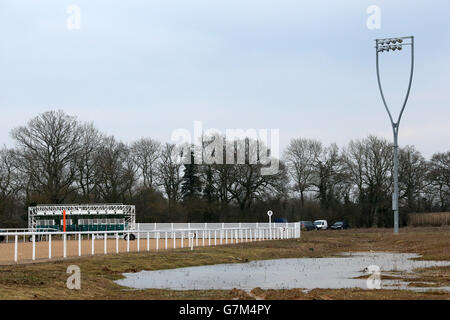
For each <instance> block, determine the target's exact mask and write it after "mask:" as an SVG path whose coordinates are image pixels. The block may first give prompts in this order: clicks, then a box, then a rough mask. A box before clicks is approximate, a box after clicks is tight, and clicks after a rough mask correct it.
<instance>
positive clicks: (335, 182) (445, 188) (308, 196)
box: [0, 111, 450, 227]
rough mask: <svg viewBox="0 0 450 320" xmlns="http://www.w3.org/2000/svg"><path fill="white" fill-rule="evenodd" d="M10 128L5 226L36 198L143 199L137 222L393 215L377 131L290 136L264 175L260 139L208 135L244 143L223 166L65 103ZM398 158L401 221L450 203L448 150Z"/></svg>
mask: <svg viewBox="0 0 450 320" xmlns="http://www.w3.org/2000/svg"><path fill="white" fill-rule="evenodd" d="M11 136H12V138H13V139H14V142H15V145H14V147H13V148H6V147H4V148H2V149H1V150H0V226H1V227H18V226H23V225H25V224H26V219H27V211H26V208H27V207H28V206H32V205H36V204H61V203H126V204H135V205H136V212H137V220H138V222H144V221H145V222H182V221H191V222H214V221H266V219H267V216H266V212H267V210H268V209H271V210H272V211H273V212H274V214H275V217H283V218H287V219H288V220H289V221H299V220H315V219H319V218H323V219H328V220H330V221H336V220H346V221H348V222H349V223H350V224H351V225H352V226H358V227H371V226H378V227H390V226H392V223H393V222H392V220H393V219H392V210H391V199H392V198H391V194H392V189H393V185H392V184H393V178H392V173H393V148H392V144H391V143H390V142H389V141H388V140H386V139H383V138H379V137H376V136H368V137H367V138H364V139H356V140H352V141H350V142H349V143H348V145H346V146H345V147H341V148H340V147H338V146H337V145H336V144H330V145H324V144H323V143H322V142H320V141H318V140H314V139H305V138H296V139H292V140H291V141H290V143H289V144H288V146H287V147H286V148H285V150H284V152H283V153H282V155H281V159H276V160H277V161H279V170H278V171H277V172H276V173H275V174H271V175H264V174H261V168H263V167H266V166H267V163H266V162H265V161H263V159H262V158H261V157H259V153H258V152H257V153H255V150H260V149H261V148H262V145H261V144H260V143H259V141H252V140H251V139H249V138H245V139H243V140H242V141H241V142H242V143H237V142H236V141H226V140H225V138H224V137H217V136H216V137H207V139H205V140H208V139H210V141H212V140H214V139H223V142H224V143H223V149H221V148H216V149H214V150H213V151H212V153H213V155H214V153H215V156H217V155H218V154H220V153H222V152H223V154H222V155H223V156H225V154H226V150H227V148H228V150H230V148H232V147H236V146H237V145H241V146H243V147H244V149H245V152H244V153H243V154H244V160H245V161H244V162H242V161H238V158H239V150H238V148H237V147H236V148H235V149H233V150H234V151H233V155H234V161H233V162H232V163H230V164H222V163H211V162H205V161H203V160H204V159H203V157H205V156H211V154H209V155H204V148H202V150H201V157H202V159H201V161H200V162H199V163H196V162H195V161H194V158H195V157H198V156H199V153H198V150H196V149H195V148H194V147H193V146H188V147H187V148H186V146H184V147H182V148H180V146H178V145H175V144H171V143H161V142H159V141H156V140H154V139H152V138H141V139H139V140H137V141H134V142H131V143H123V142H121V141H118V140H117V139H116V138H114V137H113V136H108V135H106V134H104V133H102V132H100V131H99V130H98V129H97V128H95V126H94V125H93V124H92V123H82V122H80V121H79V120H77V119H76V117H73V116H70V115H67V114H66V113H64V112H63V111H49V112H45V113H43V114H40V115H38V116H36V117H35V118H33V119H31V120H30V121H29V122H28V123H27V125H25V126H19V127H17V128H15V129H13V130H12V132H11ZM216 141H217V140H216ZM207 143H208V141H206V144H207ZM202 144H203V142H202ZM217 149H220V150H217ZM254 154H257V156H256V157H255V156H254ZM267 155H270V150H268V154H267ZM252 158H253V160H254V161H250V159H252ZM269 158H270V157H269ZM187 159H188V160H189V159H190V160H191V161H186V160H187ZM272 161H274V159H273V157H272ZM399 164H400V165H399V188H400V197H399V207H400V223H401V225H405V224H406V223H407V217H408V215H407V214H408V213H411V212H430V211H446V210H449V207H450V196H449V195H450V151H448V152H444V153H435V154H434V155H433V156H432V157H431V159H429V160H427V159H425V158H424V157H423V156H422V154H421V153H420V152H419V151H418V150H416V149H415V148H414V146H406V147H404V148H400V150H399Z"/></svg>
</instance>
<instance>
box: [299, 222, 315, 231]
mask: <svg viewBox="0 0 450 320" xmlns="http://www.w3.org/2000/svg"><path fill="white" fill-rule="evenodd" d="M300 228H301V229H302V230H306V231H310V230H316V226H315V225H314V223H312V221H300Z"/></svg>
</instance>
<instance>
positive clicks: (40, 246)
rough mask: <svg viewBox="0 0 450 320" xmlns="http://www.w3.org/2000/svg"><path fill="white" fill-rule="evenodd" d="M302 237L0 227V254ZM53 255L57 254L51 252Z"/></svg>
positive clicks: (294, 228) (199, 230)
mask: <svg viewBox="0 0 450 320" xmlns="http://www.w3.org/2000/svg"><path fill="white" fill-rule="evenodd" d="M300 235H301V231H300V223H298V222H296V223H271V224H269V223H211V224H208V223H204V224H199V223H192V224H191V223H186V224H177V223H163V224H162V223H141V224H139V223H137V224H136V229H135V230H121V231H70V232H61V231H52V230H49V229H44V230H35V231H33V230H32V231H30V230H28V229H9V230H8V229H0V238H3V239H4V240H3V242H4V243H1V244H0V248H2V246H3V250H2V249H0V264H1V263H2V262H6V263H8V262H9V263H18V262H26V261H30V260H31V261H35V260H47V259H50V260H51V259H55V258H68V257H77V256H82V255H83V256H84V255H95V254H111V253H116V254H117V253H121V252H140V251H150V250H167V249H176V248H190V249H191V250H193V249H194V247H199V246H218V245H227V244H238V243H245V242H252V241H262V240H278V239H291V238H300ZM22 242H23V243H22ZM99 245H100V248H99ZM69 249H70V251H71V252H69ZM21 251H22V252H21ZM55 251H58V252H59V254H54V252H55ZM61 251H62V252H61ZM74 251H75V252H74Z"/></svg>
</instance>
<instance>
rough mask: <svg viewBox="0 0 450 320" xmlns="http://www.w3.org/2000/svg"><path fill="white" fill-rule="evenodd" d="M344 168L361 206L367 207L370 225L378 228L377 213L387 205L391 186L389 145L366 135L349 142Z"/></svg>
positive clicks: (390, 153)
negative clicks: (356, 187) (349, 175)
mask: <svg viewBox="0 0 450 320" xmlns="http://www.w3.org/2000/svg"><path fill="white" fill-rule="evenodd" d="M346 155H347V161H346V162H347V165H348V168H349V172H351V174H352V177H353V182H354V183H355V184H356V185H357V186H358V191H359V195H358V199H359V203H360V205H361V206H364V204H367V205H368V206H369V208H370V212H369V213H370V217H371V220H372V226H374V227H376V226H378V222H379V212H380V210H381V209H383V208H385V207H386V206H387V205H388V203H389V194H390V189H391V186H392V181H391V178H392V157H393V152H392V145H391V144H390V143H389V142H388V141H387V140H386V139H380V138H377V137H375V136H369V137H368V138H366V139H363V140H356V141H352V142H350V145H349V151H348V152H347V154H346Z"/></svg>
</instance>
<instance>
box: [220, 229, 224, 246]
mask: <svg viewBox="0 0 450 320" xmlns="http://www.w3.org/2000/svg"><path fill="white" fill-rule="evenodd" d="M222 243H223V229H220V244H221V245H222Z"/></svg>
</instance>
